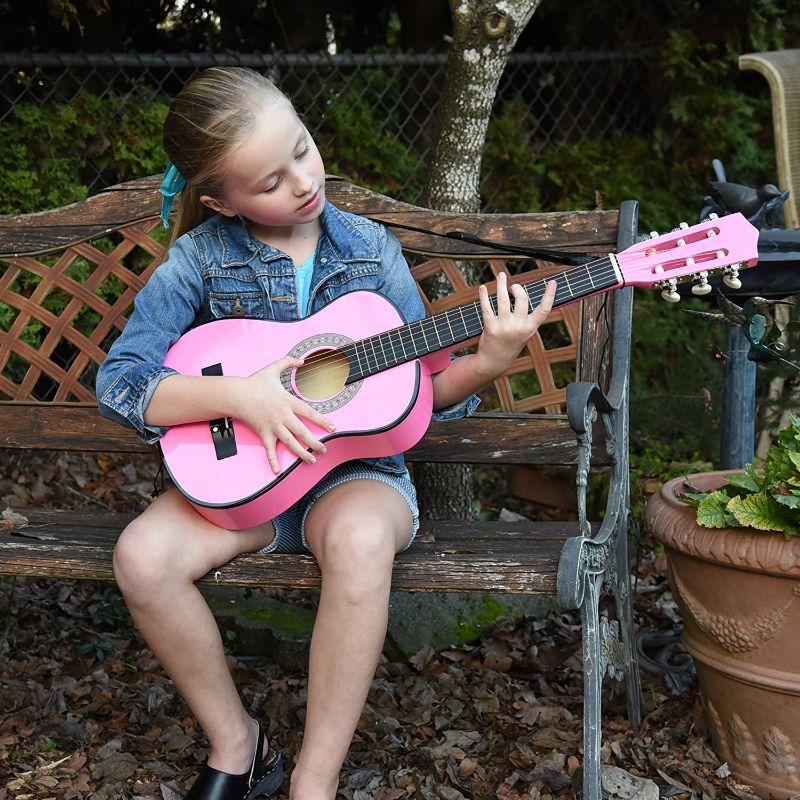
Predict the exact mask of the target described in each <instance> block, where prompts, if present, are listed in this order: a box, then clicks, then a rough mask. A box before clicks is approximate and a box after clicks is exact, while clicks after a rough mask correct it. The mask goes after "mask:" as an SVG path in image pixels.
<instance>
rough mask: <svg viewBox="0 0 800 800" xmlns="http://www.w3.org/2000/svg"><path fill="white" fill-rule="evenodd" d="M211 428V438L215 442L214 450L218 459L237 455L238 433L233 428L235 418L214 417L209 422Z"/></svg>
mask: <svg viewBox="0 0 800 800" xmlns="http://www.w3.org/2000/svg"><path fill="white" fill-rule="evenodd" d="M208 426H209V428H211V440H212V441H213V442H214V451H215V452H216V454H217V461H221V460H222V459H223V458H230V457H231V456H235V455H236V435H235V433H234V430H233V420H232V419H231V418H230V417H220V418H219V419H212V420H211V422H209V423H208Z"/></svg>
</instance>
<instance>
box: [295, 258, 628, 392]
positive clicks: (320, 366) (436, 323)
mask: <svg viewBox="0 0 800 800" xmlns="http://www.w3.org/2000/svg"><path fill="white" fill-rule="evenodd" d="M603 262H606V263H605V264H603ZM598 264H603V267H604V271H605V272H606V273H609V271H610V274H606V275H603V274H601V273H600V272H599V271H598V272H597V277H598V278H599V279H600V281H602V280H604V279H607V278H608V277H611V276H612V275H613V277H614V278H616V272H614V270H613V265H612V263H611V261H610V260H609V258H608V256H606V257H604V258H602V259H598V260H597V261H595V262H593V264H582V265H580V266H578V267H575V268H573V269H571V270H565V271H563V272H559V273H556V274H555V275H553V276H550V277H548V278H541V279H537V280H535V281H530V282H528V283H526V284H522V286H523V288H524V289H525V291H526V293H527V295H528V304H529V306H530V307H531V309H533V307H534V305H538V303H539V302H540V301H541V298H542V297H543V296H544V291H545V287H546V284H547V282H548V281H550V280H556V282H558V280H559V279H560V278H562V277H563V278H564V279H565V281H566V282H567V283H566V289H567V292H568V294H569V297H570V298H571V299H580V298H581V297H585V296H586V295H587V294H590V293H591V292H592V291H593V290H595V289H597V284H596V283H595V281H594V280H592V276H591V275H590V274H588V270H587V268H588V267H589V266H592V265H598ZM609 268H610V270H609ZM567 272H586V275H585V276H584V277H583V278H581V279H578V278H576V277H575V276H573V281H572V283H571V284H570V282H569V280H568V279H567V278H566V273H567ZM587 279H588V280H587ZM619 285H620V284H618V283H614V284H611V285H607V286H602V287H601V288H600V289H599V291H605V290H608V289H611V288H614V287H615V286H619ZM562 288H564V287H563V286H561V285H560V286H559V289H562ZM584 289H586V291H585V292H584V291H583V290H584ZM576 291H577V292H579V295H578V297H576ZM537 293H539V296H537ZM557 294H558V293H557ZM489 303H490V305H491V307H492V309H493V310H494V311H497V296H496V295H492V296H491V297H490V298H489ZM561 305H566V303H561ZM464 309H467V310H468V313H469V312H471V314H472V315H473V316H474V317H475V319H473V320H472V325H471V326H470V327H468V323H467V322H466V321H465V320H464V319H463V316H464V312H463V310H464ZM480 310H481V306H480V301H473V302H472V303H466V304H464V305H463V306H459V307H456V308H451V309H447V310H446V311H443V312H439V313H438V314H435V315H434V316H432V317H424V318H423V319H421V320H416V321H414V322H411V323H408V324H407V325H401V326H399V327H397V328H393V329H390V330H388V331H379V332H378V333H376V334H372V335H371V336H369V337H366V338H365V339H362V340H360V341H357V342H349V343H348V344H346V345H344V346H342V347H340V348H336V349H334V350H332V351H330V352H329V353H327V354H326V355H324V356H320V357H319V358H317V359H315V360H313V361H312V362H311V363H310V365H309V366H310V367H311V368H310V369H306V370H303V371H302V373H300V374H301V375H302V378H303V382H308V381H309V380H311V379H312V377H313V376H315V375H316V374H317V373H319V372H321V371H325V370H326V369H327V367H328V366H329V365H330V364H331V363H333V362H335V361H339V360H341V356H344V358H345V359H346V360H347V361H348V363H350V359H349V358H348V357H347V353H348V351H349V352H352V353H353V357H354V359H355V361H356V363H357V364H358V366H359V367H361V366H362V363H361V362H362V356H360V355H359V354H358V346H359V345H360V346H361V348H362V350H363V351H364V359H365V360H366V366H367V368H368V369H369V368H370V356H369V354H368V353H367V352H366V343H367V342H369V344H370V345H371V346H372V351H373V355H372V360H373V361H374V363H375V365H378V363H379V358H378V356H377V353H376V352H375V345H374V340H376V339H377V340H378V344H379V345H380V347H381V349H382V350H383V351H384V361H386V364H387V365H386V366H385V367H383V369H387V368H388V361H387V360H386V358H385V356H386V352H385V348H384V344H383V343H382V342H381V337H386V338H387V340H388V344H389V345H390V346H391V347H392V349H393V348H394V344H393V339H394V340H397V341H398V344H399V345H400V347H401V349H402V350H403V354H404V356H406V355H407V354H406V349H405V341H408V340H410V341H409V345H410V347H411V348H412V349H413V350H414V351H415V350H416V347H415V331H414V330H413V329H414V328H416V329H417V332H419V333H421V334H422V336H423V340H424V342H425V345H426V347H428V342H427V336H426V334H430V336H431V338H433V337H434V336H435V337H436V339H437V340H439V343H440V344H441V338H440V336H439V332H438V328H439V327H444V324H446V325H447V326H448V327H449V326H450V322H451V319H450V315H451V314H452V313H453V312H456V311H459V312H460V313H461V316H462V323H461V324H462V327H463V329H464V332H465V334H466V336H465V337H464V339H462V340H461V341H466V340H468V339H472V338H474V337H475V336H478V335H480V333H481V332H482V331H483V319H482V316H480V314H479V312H480ZM476 315H477V316H476ZM404 332H407V333H406V339H405V340H404V338H403V337H404ZM450 344H458V342H453V343H449V344H447V345H442V347H441V348H433V350H434V351H435V350H437V349H445V348H446V347H449V346H450ZM423 355H424V354H423ZM418 357H420V355H419V354H417V353H416V352H415V353H414V355H413V356H412V357H411V358H406V360H407V361H413V360H414V359H416V358H418ZM395 360H396V359H395ZM378 371H380V370H378ZM298 383H299V381H298Z"/></svg>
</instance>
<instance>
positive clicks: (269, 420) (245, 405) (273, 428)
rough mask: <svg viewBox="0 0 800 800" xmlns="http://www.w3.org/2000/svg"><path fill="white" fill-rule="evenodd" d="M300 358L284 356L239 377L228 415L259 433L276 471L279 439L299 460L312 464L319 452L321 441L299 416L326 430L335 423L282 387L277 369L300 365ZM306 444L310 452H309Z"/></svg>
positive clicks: (331, 428) (322, 448)
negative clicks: (240, 383) (233, 400)
mask: <svg viewBox="0 0 800 800" xmlns="http://www.w3.org/2000/svg"><path fill="white" fill-rule="evenodd" d="M302 363H303V362H302V360H300V359H297V358H291V357H290V356H286V357H285V358H282V359H280V360H279V361H275V362H273V363H272V364H268V365H267V366H266V367H264V368H263V369H260V370H259V371H258V372H254V373H253V374H252V375H250V376H249V377H247V378H244V379H243V385H242V386H241V387H240V388H241V391H240V392H238V393H237V394H238V397H237V399H236V409H235V410H233V414H232V416H235V417H237V418H238V419H241V420H242V422H245V423H246V424H247V425H249V426H250V427H251V428H252V429H253V430H254V431H255V432H256V433H257V434H258V435H259V437H261V441H262V442H264V448H265V449H266V451H267V460H268V461H269V465H270V467H271V468H272V471H273V472H274V473H275V474H276V475H277V474H278V473H279V472H280V466H279V464H278V457H277V454H276V452H275V451H276V447H277V444H278V442H282V443H283V444H284V445H285V446H286V447H287V448H288V449H289V450H290V451H291V452H292V453H294V454H295V455H296V456H297V457H298V458H299V459H301V460H302V461H306V462H308V463H310V464H313V463H314V462H315V461H316V460H317V459H316V456H315V455H314V453H319V454H320V455H323V454H324V453H325V452H326V448H325V445H324V444H323V443H322V442H321V441H319V439H317V438H316V437H315V436H314V435H313V434H312V433H311V431H310V430H309V429H308V428H307V427H306V425H305V423H304V422H303V420H301V419H300V417H305V418H306V419H307V420H310V421H311V422H313V423H315V424H316V425H319V427H320V428H324V429H325V430H327V431H333V430H335V426H334V425H333V424H332V423H331V422H330V420H328V419H326V418H325V417H324V416H322V414H320V413H319V412H318V411H317V410H316V409H314V408H312V407H311V406H310V405H308V404H307V403H304V402H303V401H302V400H301V399H300V398H299V397H296V396H295V395H293V394H289V392H287V391H286V389H284V387H283V384H282V383H281V373H282V372H284V371H285V370H287V369H292V368H293V367H299V366H301V365H302ZM309 448H310V450H311V451H312V452H309Z"/></svg>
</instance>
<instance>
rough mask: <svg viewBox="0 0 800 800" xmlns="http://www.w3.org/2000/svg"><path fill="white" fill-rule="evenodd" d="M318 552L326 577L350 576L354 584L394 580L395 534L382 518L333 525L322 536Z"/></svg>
mask: <svg viewBox="0 0 800 800" xmlns="http://www.w3.org/2000/svg"><path fill="white" fill-rule="evenodd" d="M314 554H315V556H316V558H317V561H318V562H319V565H320V569H321V570H322V574H323V577H325V576H326V575H327V576H332V575H334V574H338V575H340V576H346V578H347V580H348V581H350V582H352V585H353V588H357V587H362V586H364V585H381V584H383V583H386V582H388V581H390V580H391V575H392V564H393V562H394V554H395V546H394V534H393V531H392V530H391V529H390V527H389V526H387V525H385V524H381V522H380V521H378V520H376V521H373V522H372V523H371V524H370V523H369V522H367V521H365V520H364V521H355V520H351V521H350V523H349V524H342V525H334V526H330V527H329V528H328V529H327V530H325V531H324V532H323V533H322V535H321V536H319V537H318V541H317V546H316V547H315V548H314Z"/></svg>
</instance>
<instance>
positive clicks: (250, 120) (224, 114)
mask: <svg viewBox="0 0 800 800" xmlns="http://www.w3.org/2000/svg"><path fill="white" fill-rule="evenodd" d="M276 103H286V104H288V105H289V106H290V107H291V102H290V101H289V99H288V98H287V97H286V95H284V94H283V93H282V92H281V91H280V89H278V88H277V87H276V86H275V84H274V83H272V81H270V80H269V79H267V78H265V77H264V76H263V75H261V74H260V73H258V72H255V71H254V70H251V69H245V68H244V67H211V68H210V69H206V70H204V71H203V72H201V73H200V74H199V75H197V76H196V77H195V78H193V79H192V80H191V81H189V83H187V84H186V86H184V87H183V89H181V91H180V92H179V93H178V94H177V95H176V96H175V99H174V100H173V101H172V104H171V105H170V108H169V111H168V112H167V118H166V120H165V121H164V150H165V151H166V153H167V156H168V157H169V159H170V161H172V163H173V164H175V166H176V167H177V168H178V171H179V172H180V173H181V175H183V177H184V179H185V180H186V186H185V187H184V189H183V191H182V192H181V196H180V202H179V206H178V213H177V219H176V220H175V223H174V225H173V226H172V230H171V235H170V238H169V241H168V242H167V248H169V246H170V245H171V244H172V243H173V242H174V241H175V240H176V239H177V238H178V237H179V236H182V235H183V234H184V233H186V232H187V231H189V230H191V229H192V228H194V227H196V226H197V225H199V224H200V223H201V222H202V221H203V220H204V219H207V218H208V217H210V216H211V214H212V213H213V212H212V211H211V210H210V209H209V208H207V207H206V206H205V205H203V204H202V203H201V202H200V198H201V197H202V196H203V195H210V196H211V197H218V196H219V194H220V191H221V187H222V176H223V173H224V165H225V159H226V157H227V156H228V154H229V153H230V152H231V151H232V150H233V149H234V148H236V147H237V146H238V145H239V144H240V143H241V141H242V140H243V139H244V138H245V137H246V136H247V135H248V134H249V133H250V131H251V130H252V129H253V127H254V124H255V121H256V119H257V118H258V116H259V114H260V113H261V112H262V111H263V110H264V109H265V108H267V107H269V106H272V105H275V104H276Z"/></svg>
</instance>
